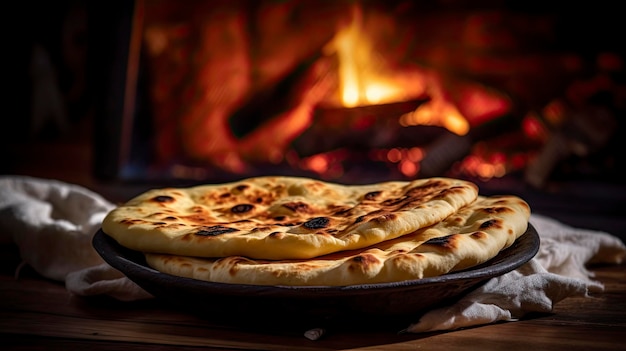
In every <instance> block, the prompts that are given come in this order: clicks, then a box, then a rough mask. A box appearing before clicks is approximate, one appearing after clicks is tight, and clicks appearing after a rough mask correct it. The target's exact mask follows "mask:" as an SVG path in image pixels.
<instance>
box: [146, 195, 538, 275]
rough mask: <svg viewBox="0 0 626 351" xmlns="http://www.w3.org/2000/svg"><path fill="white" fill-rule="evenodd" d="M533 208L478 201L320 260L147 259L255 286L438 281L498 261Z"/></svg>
mask: <svg viewBox="0 0 626 351" xmlns="http://www.w3.org/2000/svg"><path fill="white" fill-rule="evenodd" d="M529 217H530V208H529V206H528V204H527V203H526V202H525V201H523V200H522V199H520V198H518V197H515V196H493V197H479V198H478V199H477V200H476V201H474V202H473V203H471V204H470V205H467V206H465V207H463V208H461V209H460V210H459V211H457V212H456V213H454V214H453V215H451V216H449V217H447V218H446V219H444V220H443V221H440V222H438V223H437V224H435V225H432V226H430V227H427V228H421V229H419V230H416V231H414V232H412V233H410V234H407V235H404V236H401V237H399V238H396V239H392V240H387V241H383V242H381V243H377V244H375V245H372V246H369V247H366V248H362V249H357V250H351V251H343V252H336V253H332V254H328V255H325V256H321V257H316V258H313V259H301V260H259V259H250V258H244V257H239V256H231V257H225V258H219V259H204V258H192V257H185V256H176V255H165V254H150V253H148V254H146V260H147V262H148V264H149V265H150V266H152V267H153V268H155V269H157V270H159V271H161V272H165V273H169V274H173V275H178V276H184V277H189V278H194V279H200V280H207V281H213V282H223V283H242V284H256V285H295V286H307V285H322V286H338V285H354V284H367V283H384V282H396V281H402V280H410V279H421V278H424V277H432V276H438V275H442V274H445V273H448V272H450V271H454V270H461V269H466V268H469V267H472V266H475V265H478V264H481V263H483V262H486V261H488V260H489V259H491V258H493V257H495V256H496V255H497V254H498V253H499V252H500V251H501V250H502V249H505V248H507V247H509V246H510V245H512V244H513V242H514V241H515V240H517V238H519V236H521V235H522V234H523V233H524V232H525V231H526V229H527V226H528V219H529Z"/></svg>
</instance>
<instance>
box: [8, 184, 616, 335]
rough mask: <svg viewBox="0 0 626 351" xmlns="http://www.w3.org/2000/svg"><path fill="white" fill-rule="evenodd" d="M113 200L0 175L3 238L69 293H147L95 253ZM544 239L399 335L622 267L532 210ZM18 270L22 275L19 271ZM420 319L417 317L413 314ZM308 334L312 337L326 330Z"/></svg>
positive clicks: (530, 300) (594, 241)
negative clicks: (596, 269)
mask: <svg viewBox="0 0 626 351" xmlns="http://www.w3.org/2000/svg"><path fill="white" fill-rule="evenodd" d="M113 207H114V205H113V204H111V203H109V202H108V201H107V200H105V199H104V198H102V197H101V196H100V195H98V194H96V193H93V192H91V191H89V190H87V189H85V188H82V187H80V186H77V185H73V184H67V183H63V182H60V181H55V180H47V179H39V178H32V177H25V176H2V177H0V239H2V241H3V242H10V241H12V242H14V243H16V244H17V246H18V247H19V250H20V254H21V258H22V260H23V261H24V263H25V264H28V265H30V266H32V268H33V269H35V270H36V271H37V272H38V273H39V274H41V275H42V276H44V277H47V278H50V279H54V280H58V281H63V282H65V286H66V288H67V290H68V291H69V292H70V293H73V294H76V295H81V296H88V295H109V296H112V297H114V298H116V299H119V300H123V301H133V300H139V299H145V298H150V297H152V296H151V295H150V294H149V293H147V292H146V291H144V290H143V289H142V288H140V287H139V286H137V285H136V284H135V283H133V282H132V281H131V280H130V279H128V278H127V277H125V276H124V275H123V274H122V273H120V272H119V271H117V270H115V269H113V268H112V267H110V266H109V265H108V264H106V263H105V262H103V260H102V259H101V258H100V257H99V256H98V254H97V253H96V252H95V250H94V249H93V247H92V246H91V239H92V237H93V234H94V233H95V232H96V231H97V229H98V228H99V226H100V224H101V222H102V219H103V218H104V216H105V215H106V213H107V212H108V211H110V210H111V209H112V208H113ZM530 222H531V223H532V224H533V225H534V226H535V228H536V229H537V232H538V233H539V236H540V239H541V245H540V248H539V252H538V253H537V255H536V256H535V257H534V258H533V259H532V260H531V261H529V262H528V263H527V264H525V265H523V266H522V267H520V268H518V269H516V270H514V271H512V272H510V273H507V274H504V275H502V276H500V277H497V278H493V279H490V280H489V281H487V282H486V283H485V284H484V285H482V286H480V287H479V288H477V289H475V290H473V291H471V292H470V293H468V294H467V295H465V296H464V297H463V298H461V299H460V300H459V301H458V302H456V303H454V304H453V305H451V306H447V307H444V308H440V309H436V310H432V311H430V312H427V313H426V314H424V315H423V316H422V317H421V318H420V319H419V320H418V321H416V323H415V324H412V325H410V326H408V328H407V329H406V330H404V332H411V333H421V332H428V331H441V330H453V329H458V328H462V327H469V326H476V325H481V324H488V323H494V322H498V321H514V320H517V319H519V318H522V317H523V316H524V315H526V314H527V313H530V312H550V311H551V310H552V308H553V306H554V304H556V303H557V302H559V301H561V300H563V299H565V298H567V297H573V296H587V294H588V293H589V292H600V291H602V290H603V286H602V284H600V283H599V282H596V281H594V280H593V279H592V278H593V275H592V273H591V272H590V271H588V270H587V269H586V267H585V265H586V264H588V263H611V264H619V263H621V262H622V260H623V259H624V257H625V256H626V246H625V245H624V243H623V242H622V241H621V240H620V239H619V238H617V237H615V236H612V235H610V234H608V233H604V232H600V231H592V230H584V229H578V228H573V227H570V226H567V225H564V224H562V223H560V222H557V221H555V220H553V219H551V218H547V217H544V216H541V215H537V214H533V215H531V219H530ZM18 273H19V272H18ZM416 318H417V317H416ZM314 334H315V336H314V337H311V336H309V335H311V333H308V332H307V333H305V336H307V337H308V338H312V339H317V338H319V337H321V336H322V335H323V333H314Z"/></svg>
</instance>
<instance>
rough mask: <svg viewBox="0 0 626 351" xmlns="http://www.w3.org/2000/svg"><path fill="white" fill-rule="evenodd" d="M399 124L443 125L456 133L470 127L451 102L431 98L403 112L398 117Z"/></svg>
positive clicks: (465, 130)
mask: <svg viewBox="0 0 626 351" xmlns="http://www.w3.org/2000/svg"><path fill="white" fill-rule="evenodd" d="M400 124H401V125H402V126H416V125H436V126H443V127H445V128H446V129H448V130H449V131H451V132H452V133H455V134H457V135H465V134H467V132H468V131H469V128H470V126H469V123H467V120H466V119H465V117H463V115H462V114H461V112H459V110H458V109H457V108H456V107H455V106H454V105H453V104H451V103H449V102H446V101H439V100H431V101H429V102H428V103H425V104H423V105H421V106H420V107H418V108H417V109H416V110H415V111H413V112H410V113H407V114H404V115H403V116H401V117H400Z"/></svg>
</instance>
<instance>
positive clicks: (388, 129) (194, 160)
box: [0, 0, 626, 238]
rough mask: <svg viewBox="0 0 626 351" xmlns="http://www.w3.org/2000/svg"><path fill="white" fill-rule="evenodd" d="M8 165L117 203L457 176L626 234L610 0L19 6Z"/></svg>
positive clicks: (617, 31)
mask: <svg viewBox="0 0 626 351" xmlns="http://www.w3.org/2000/svg"><path fill="white" fill-rule="evenodd" d="M14 6H15V10H14V11H12V13H13V14H14V15H15V18H16V19H17V20H18V21H17V22H16V23H19V25H18V26H15V27H14V28H13V30H12V31H9V33H8V34H9V37H10V38H9V43H10V45H8V46H7V53H8V55H7V56H8V57H9V65H8V66H7V68H8V71H9V77H10V78H11V79H10V80H9V82H10V84H11V85H10V87H9V89H8V90H9V95H8V96H9V98H8V99H7V100H8V101H7V103H8V105H9V109H8V111H11V112H10V113H9V114H6V115H5V117H4V119H3V121H4V123H3V128H1V130H2V134H3V135H2V138H1V140H2V143H3V145H2V160H0V161H1V162H0V164H1V165H2V166H1V167H3V174H23V175H32V176H37V177H44V178H54V179H60V180H63V181H67V182H71V183H76V184H80V185H83V186H86V187H88V188H91V189H92V190H95V191H97V192H100V193H102V194H103V195H104V196H105V197H108V198H109V199H110V200H112V201H124V200H126V199H129V198H130V197H132V196H134V195H136V194H137V193H139V192H142V191H145V190H147V189H148V188H152V187H157V186H165V185H175V186H179V185H180V186H183V185H193V184H198V183H206V182H223V181H229V180H237V179H241V178H245V177H250V176H256V175H266V174H279V175H301V176H308V177H314V178H318V179H323V180H328V181H336V182H341V183H349V184H358V183H369V182H375V181H383V180H407V179H414V178H423V177H431V176H450V177H456V178H463V179H468V180H472V181H475V182H476V183H477V184H479V186H480V188H481V192H482V193H483V194H485V195H490V194H497V193H513V194H517V195H520V196H522V197H524V198H525V199H526V200H527V201H528V202H529V203H530V204H531V207H532V208H533V211H534V212H536V213H541V214H546V215H549V216H552V217H554V218H556V219H559V220H562V221H564V222H566V223H569V224H571V225H574V226H579V227H587V228H591V229H598V230H605V231H609V232H611V233H613V234H615V235H618V236H621V237H622V238H624V237H625V236H626V224H625V222H626V221H625V220H624V218H626V217H625V215H626V210H625V209H624V208H626V206H625V205H626V184H625V182H624V180H623V179H624V176H625V174H624V172H625V171H624V170H623V169H624V167H622V165H623V164H624V163H625V162H626V159H625V156H624V153H623V152H622V151H621V150H622V148H623V147H624V144H625V141H624V137H625V136H626V134H625V131H624V113H625V112H626V81H625V79H624V78H625V77H626V75H625V73H626V68H625V67H624V64H625V62H624V59H625V57H626V56H625V54H626V52H625V49H626V48H625V47H624V42H623V38H622V35H623V34H622V33H624V32H626V31H625V29H626V28H624V26H626V25H625V24H624V23H626V21H624V18H623V17H624V15H623V14H622V13H621V12H620V11H619V10H618V8H617V4H614V2H609V1H595V2H593V3H588V2H587V3H580V4H568V5H567V8H563V7H562V6H563V5H557V4H554V5H546V4H545V2H539V1H526V2H523V3H520V2H514V1H504V0H491V1H461V0H439V1H402V0H397V1H332V2H331V1H322V2H320V1H311V0H293V1H185V2H175V1H165V0H158V1H123V2H117V1H114V2H106V3H94V2H89V1H57V2H54V3H52V2H45V1H24V2H21V3H20V4H19V5H14Z"/></svg>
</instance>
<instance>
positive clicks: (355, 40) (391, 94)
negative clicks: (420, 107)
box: [326, 7, 405, 107]
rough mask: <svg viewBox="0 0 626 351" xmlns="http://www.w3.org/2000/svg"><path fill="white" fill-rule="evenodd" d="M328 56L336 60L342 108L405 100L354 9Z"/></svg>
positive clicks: (331, 46)
mask: <svg viewBox="0 0 626 351" xmlns="http://www.w3.org/2000/svg"><path fill="white" fill-rule="evenodd" d="M326 52H327V53H334V54H336V55H337V57H338V61H339V67H338V70H339V71H338V76H339V84H340V87H339V89H340V95H341V102H342V104H343V106H345V107H355V106H365V105H375V104H382V103H388V102H396V101H401V100H403V99H405V96H404V95H405V94H404V92H403V90H402V89H401V88H400V86H399V85H398V84H394V83H393V82H392V81H391V79H390V78H388V77H389V75H388V74H385V73H386V72H385V71H386V69H385V67H384V66H385V65H384V62H383V61H382V59H381V58H380V57H378V56H377V54H376V52H375V50H374V49H373V47H372V44H371V42H370V41H369V39H368V37H367V35H365V34H364V29H363V27H362V13H361V11H360V9H359V8H358V7H355V8H354V19H353V21H352V22H351V23H350V25H349V26H348V27H346V28H344V29H342V30H340V31H339V32H338V33H337V35H336V36H335V38H334V39H333V40H332V42H331V43H329V45H328V46H327V47H326Z"/></svg>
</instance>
